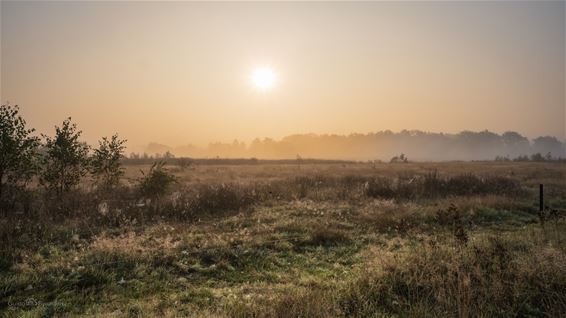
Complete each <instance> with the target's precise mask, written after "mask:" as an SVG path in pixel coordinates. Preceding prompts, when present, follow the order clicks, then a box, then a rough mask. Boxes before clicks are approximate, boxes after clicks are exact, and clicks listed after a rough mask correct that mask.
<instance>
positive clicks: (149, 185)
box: [139, 161, 177, 199]
mask: <svg viewBox="0 0 566 318" xmlns="http://www.w3.org/2000/svg"><path fill="white" fill-rule="evenodd" d="M164 166H165V161H157V162H154V163H153V164H152V165H151V168H149V171H148V172H147V173H145V172H144V171H143V170H142V171H141V173H142V177H141V179H140V181H139V190H140V193H141V195H142V196H144V197H146V198H149V199H159V198H161V197H162V196H164V195H165V194H167V193H168V192H169V190H170V188H171V186H172V185H173V183H175V182H176V181H177V178H176V177H175V176H174V175H173V174H171V173H169V172H168V171H167V170H165V168H164Z"/></svg>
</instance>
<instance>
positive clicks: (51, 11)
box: [1, 1, 566, 146]
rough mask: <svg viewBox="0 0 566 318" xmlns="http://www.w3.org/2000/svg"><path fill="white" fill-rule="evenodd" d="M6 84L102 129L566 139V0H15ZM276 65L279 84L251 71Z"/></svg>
mask: <svg viewBox="0 0 566 318" xmlns="http://www.w3.org/2000/svg"><path fill="white" fill-rule="evenodd" d="M1 20H2V21H1V36H2V39H1V40H2V43H1V44H2V47H1V53H2V55H1V62H2V63H1V81H2V82H1V89H2V91H1V99H2V102H3V103H5V102H6V101H9V102H10V103H12V104H19V105H20V107H22V110H23V114H24V115H25V117H26V119H27V121H28V123H29V124H30V125H31V126H33V127H35V128H37V129H38V131H39V132H43V133H51V132H52V131H53V125H55V124H58V123H60V122H61V121H62V120H63V119H64V118H65V117H67V116H72V117H73V119H74V120H75V121H76V122H77V123H78V125H79V127H80V128H81V129H82V130H83V131H84V136H85V139H86V140H87V141H88V142H90V143H94V142H95V141H96V140H97V139H98V138H99V137H100V136H104V135H110V134H112V133H113V132H118V133H119V134H120V135H121V136H123V137H125V138H127V139H128V140H129V141H130V145H132V146H135V145H142V144H145V143H148V142H150V141H155V142H161V143H165V144H169V145H182V144H188V143H193V144H206V143H208V142H210V141H231V140H233V139H236V138H237V139H239V140H243V141H249V140H251V139H253V138H255V137H272V138H280V137H282V136H285V135H289V134H294V133H310V132H313V133H337V134H349V133H352V132H360V133H366V132H371V131H378V130H385V129H391V130H394V131H397V130H401V129H421V130H426V131H435V132H438V131H443V132H459V131H461V130H466V129H468V130H475V131H477V130H483V129H489V130H491V131H494V132H499V133H501V132H503V131H506V130H515V131H518V132H520V133H522V134H524V135H526V136H528V137H536V136H539V135H547V134H550V135H554V136H557V137H559V138H561V139H563V138H564V123H565V120H566V118H565V113H564V107H565V104H564V98H565V97H564V91H565V82H564V73H565V66H564V57H565V48H564V45H565V31H564V28H565V25H564V20H565V4H564V2H562V1H556V2H536V1H532V2H515V1H513V2H505V1H498V2H483V1H482V2H475V3H473V2H396V3H394V2H350V3H338V2H310V3H296V2H293V3H273V2H272V3H252V2H228V3H218V2H214V3H204V2H166V3H164V2H161V3H159V2H98V3H97V2H75V1H73V2H9V1H2V4H1ZM264 66H269V67H271V69H272V70H273V72H274V73H275V74H276V77H277V78H276V83H275V84H274V86H273V88H271V89H269V90H266V91H258V90H257V89H255V88H254V87H253V86H252V85H251V81H250V76H251V74H252V73H253V71H254V70H255V69H256V68H258V67H264Z"/></svg>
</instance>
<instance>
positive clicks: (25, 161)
mask: <svg viewBox="0 0 566 318" xmlns="http://www.w3.org/2000/svg"><path fill="white" fill-rule="evenodd" d="M33 132H34V129H28V128H26V122H25V120H24V119H23V118H22V117H21V116H20V115H19V108H18V106H17V105H15V106H11V105H2V106H0V203H1V202H3V200H4V196H5V193H4V190H5V185H6V184H9V185H11V186H19V185H21V183H22V182H23V183H25V182H27V181H29V180H30V179H31V177H32V176H33V174H35V173H36V171H37V160H36V158H37V157H36V155H37V148H38V146H39V138H38V137H35V136H32V135H31V134H32V133H33Z"/></svg>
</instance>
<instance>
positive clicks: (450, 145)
mask: <svg viewBox="0 0 566 318" xmlns="http://www.w3.org/2000/svg"><path fill="white" fill-rule="evenodd" d="M565 148H566V144H564V143H562V142H561V141H560V140H558V139H557V138H556V137H552V136H541V137H538V138H535V139H533V140H529V139H528V138H526V137H524V136H522V135H521V134H519V133H517V132H512V131H509V132H505V133H503V134H501V135H500V134H496V133H493V132H490V131H487V130H485V131H480V132H472V131H462V132H460V133H458V134H445V133H430V132H423V131H418V130H411V131H409V130H403V131H401V132H398V133H395V132H392V131H389V130H386V131H380V132H376V133H369V134H350V135H316V134H302V135H291V136H287V137H285V138H283V139H281V140H274V139H270V138H264V139H259V138H258V139H255V140H253V141H252V142H251V143H250V144H246V143H244V142H240V141H237V140H235V141H234V142H232V143H211V144H209V145H208V147H205V148H199V147H196V146H192V145H188V146H182V147H176V148H173V147H169V146H166V145H162V144H157V143H151V144H149V145H148V146H147V147H146V149H145V154H144V153H141V154H132V155H131V156H133V157H139V158H143V157H144V156H145V157H146V158H149V157H155V156H156V154H161V155H160V156H162V155H163V154H165V153H169V154H170V155H173V154H174V155H175V156H177V157H179V156H183V157H195V158H216V157H221V158H252V157H254V158H261V159H295V158H296V157H297V156H298V155H299V156H301V157H303V158H326V159H340V160H362V161H367V160H384V161H389V160H390V159H391V158H392V157H394V156H397V155H399V154H401V153H403V154H405V155H406V156H407V157H408V158H409V159H410V160H416V161H437V160H493V159H494V158H496V157H501V158H518V157H521V158H524V156H527V157H528V158H530V157H531V156H532V155H534V154H540V155H541V156H543V157H547V156H550V157H551V158H554V159H558V158H565V157H566V155H565Z"/></svg>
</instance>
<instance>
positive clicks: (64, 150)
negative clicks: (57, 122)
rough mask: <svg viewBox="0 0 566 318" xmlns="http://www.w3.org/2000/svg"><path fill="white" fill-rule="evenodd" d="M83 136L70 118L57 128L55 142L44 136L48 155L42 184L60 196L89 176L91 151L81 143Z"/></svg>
mask: <svg viewBox="0 0 566 318" xmlns="http://www.w3.org/2000/svg"><path fill="white" fill-rule="evenodd" d="M81 134H82V131H80V130H77V125H76V124H73V123H72V122H71V118H70V117H69V118H67V119H66V120H65V121H63V125H62V126H61V127H58V126H56V127H55V137H54V138H50V137H48V136H45V138H46V141H45V149H46V155H45V156H44V158H43V172H42V174H41V179H40V181H41V183H42V184H44V185H45V186H46V187H47V189H48V190H50V191H53V192H55V193H56V194H57V195H58V196H61V195H62V194H63V193H65V192H68V191H69V190H71V189H72V188H73V187H75V186H77V185H78V184H79V182H80V180H81V178H82V177H83V176H84V175H85V174H86V173H87V168H88V157H87V155H88V151H89V147H88V145H87V144H85V143H84V142H81V141H80V140H79V138H80V136H81Z"/></svg>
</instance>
